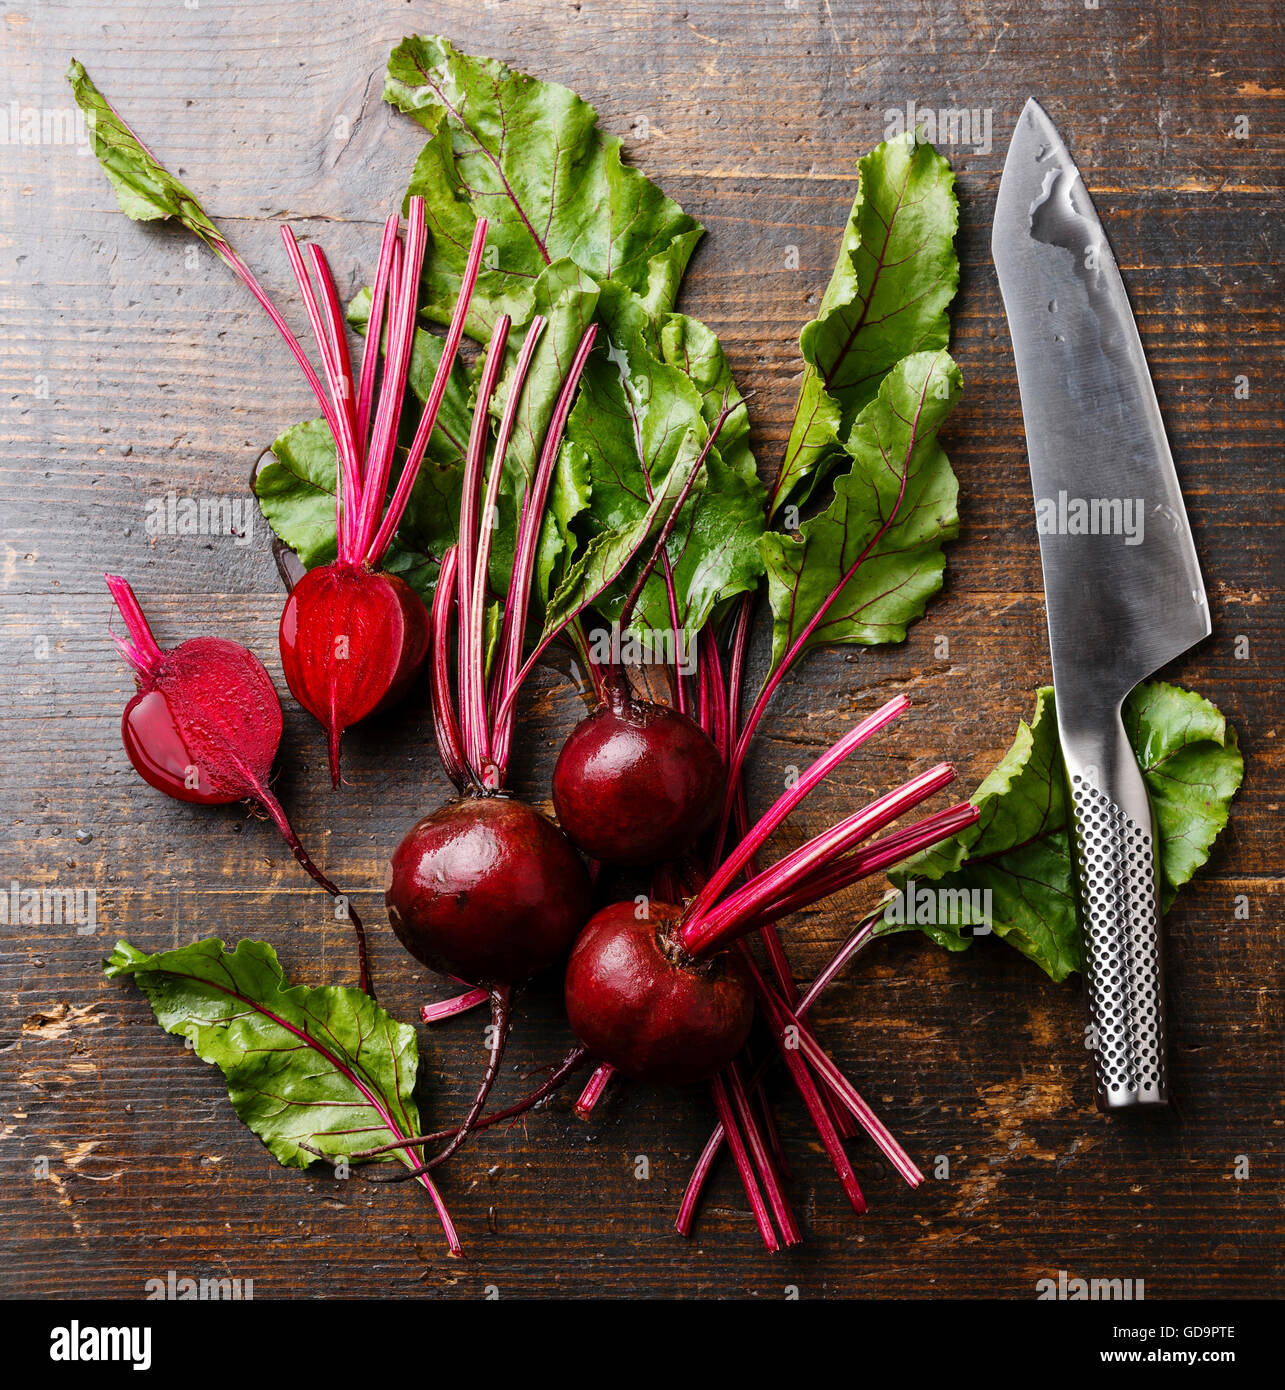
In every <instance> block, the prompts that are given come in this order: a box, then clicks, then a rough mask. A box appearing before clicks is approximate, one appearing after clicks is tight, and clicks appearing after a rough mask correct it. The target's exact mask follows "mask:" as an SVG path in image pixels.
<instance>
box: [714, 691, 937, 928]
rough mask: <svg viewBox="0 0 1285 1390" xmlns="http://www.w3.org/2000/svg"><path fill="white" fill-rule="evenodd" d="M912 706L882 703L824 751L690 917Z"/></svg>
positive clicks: (729, 860) (718, 875)
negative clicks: (822, 785) (872, 739)
mask: <svg viewBox="0 0 1285 1390" xmlns="http://www.w3.org/2000/svg"><path fill="white" fill-rule="evenodd" d="M909 707H910V701H909V700H908V699H907V698H906V697H905V696H904V695H898V696H897V697H896V698H895V699H892V700H889V701H888V703H887V704H885V705H881V706H880V708H879V709H877V710H875V712H874V713H873V714H870V715H867V716H866V718H865V719H863V720H862V721H861V722H860V723H859V724H857V725H856V726H855V727H854V728H852V729H849V730H848V732H847V733H846V734H844V736H843V737H842V738H841V739H840V740H839V741H838V742H837V743H836V744H835V745H834V746H833V747H832V748H830V749H828V750H827V751H826V752H825V753H823V754H822V755H821V756H820V757H819V758H818V759H817V760H816V762H814V763H813V764H812V766H811V767H809V768H808V770H807V771H806V772H805V773H804V774H803V775H802V776H801V777H800V778H799V780H798V781H797V782H796V783H795V784H794V786H793V787H791V788H790V789H789V790H788V791H787V792H785V793H784V794H783V795H781V796H779V797H778V798H777V799H776V801H775V802H774V803H773V805H772V806H771V807H770V808H769V809H768V811H767V812H766V814H765V815H764V816H763V817H762V818H761V819H760V820H759V822H758V824H757V825H756V826H755V827H754V828H753V829H752V830H751V831H750V832H749V833H748V834H747V835H746V836H745V838H744V839H743V840H742V841H741V842H740V844H738V845H737V846H736V848H735V849H734V850H733V851H732V852H731V854H729V855H728V857H727V859H726V860H725V861H724V863H723V864H722V866H721V867H720V868H719V869H718V870H717V871H716V872H715V873H714V874H712V875H711V876H710V879H709V881H708V882H707V883H706V884H705V887H704V888H703V889H701V891H700V893H699V894H698V895H697V896H696V898H695V899H694V901H693V902H692V904H691V907H690V908H689V910H688V914H687V915H688V918H689V920H690V919H692V918H694V917H698V916H700V915H701V914H702V913H703V912H704V911H705V910H706V909H708V908H710V907H712V906H713V905H714V903H715V902H717V900H718V898H719V897H720V896H721V894H722V893H723V892H724V891H725V890H726V889H727V888H728V887H729V886H730V885H731V884H732V883H733V882H734V881H735V879H736V876H737V874H739V873H740V872H741V869H742V868H743V867H744V866H745V864H746V863H747V862H748V861H749V859H750V857H751V856H752V855H753V854H754V853H755V852H756V851H757V850H758V849H759V848H760V847H761V846H762V845H763V844H765V843H766V842H767V840H768V838H769V836H771V834H772V832H773V831H774V830H775V829H776V828H777V826H778V825H780V824H781V822H782V821H783V820H784V819H785V818H786V817H787V816H788V815H789V814H790V812H791V811H793V810H794V808H795V807H796V806H797V805H798V804H799V802H801V801H802V800H803V799H804V797H806V796H807V795H808V793H809V792H811V791H812V790H813V789H814V788H815V787H816V786H817V785H818V784H819V783H820V782H822V781H823V780H824V779H825V778H826V777H827V776H828V775H829V774H830V773H831V772H832V771H833V770H834V769H835V768H836V767H838V766H839V764H840V763H841V762H843V761H844V759H846V758H848V757H850V756H851V755H852V754H853V753H854V752H855V751H856V750H857V749H858V748H859V747H860V746H861V745H862V744H863V743H864V742H865V741H866V739H868V738H869V737H870V736H871V735H872V734H874V733H876V732H878V730H880V729H882V728H883V727H884V725H886V724H890V723H891V722H892V721H893V720H894V719H896V718H897V716H898V715H899V714H901V713H902V712H903V711H905V710H906V709H908V708H909Z"/></svg>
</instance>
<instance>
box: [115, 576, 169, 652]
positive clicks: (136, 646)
mask: <svg viewBox="0 0 1285 1390" xmlns="http://www.w3.org/2000/svg"><path fill="white" fill-rule="evenodd" d="M103 578H104V579H105V580H106V581H107V587H108V589H109V590H110V591H111V596H112V598H113V599H114V600H115V601H116V607H117V608H118V609H119V610H120V615H121V617H122V618H123V619H124V621H125V630H126V632H128V633H129V637H128V639H126V638H124V637H118V636H117V635H116V634H115V633H114V632H110V633H109V634H108V635H109V636H110V637H111V639H112V641H113V642H114V643H115V645H116V650H117V651H118V652H120V654H121V656H123V657H124V658H125V660H126V661H128V662H129V664H130V665H131V666H132V667H133V668H134V670H135V671H137V672H138V674H139V675H140V676H145V675H147V673H148V672H149V671H151V670H152V669H153V668H154V667H155V666H156V663H157V662H158V661H159V660H160V659H161V656H162V652H161V648H160V646H159V645H158V643H157V641H156V638H155V637H153V636H152V629H151V627H150V626H149V624H148V621H147V618H146V617H145V616H144V613H143V608H142V605H141V604H140V603H139V601H138V599H137V598H136V597H135V595H134V591H133V589H131V588H130V587H129V582H128V581H127V580H125V579H122V578H121V576H120V575H119V574H105V575H103Z"/></svg>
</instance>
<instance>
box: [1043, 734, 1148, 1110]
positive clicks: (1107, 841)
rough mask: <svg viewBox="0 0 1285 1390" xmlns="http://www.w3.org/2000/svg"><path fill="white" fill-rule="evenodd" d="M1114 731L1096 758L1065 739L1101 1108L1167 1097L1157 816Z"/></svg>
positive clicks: (1126, 1107) (1122, 1107)
mask: <svg viewBox="0 0 1285 1390" xmlns="http://www.w3.org/2000/svg"><path fill="white" fill-rule="evenodd" d="M1119 734H1120V738H1119V739H1112V740H1110V743H1109V744H1108V748H1109V750H1110V751H1109V752H1107V753H1106V756H1104V757H1101V758H1100V759H1094V758H1092V757H1089V758H1083V757H1078V756H1076V750H1075V749H1074V748H1068V747H1067V743H1066V741H1065V740H1064V744H1063V751H1064V753H1065V755H1066V764H1067V777H1068V780H1069V786H1070V793H1071V808H1070V809H1071V820H1072V836H1071V841H1072V854H1073V856H1074V860H1075V879H1076V905H1077V911H1078V914H1079V921H1080V928H1081V933H1082V940H1083V946H1084V962H1085V981H1086V986H1087V996H1088V1007H1089V1027H1090V1030H1091V1033H1090V1037H1089V1042H1090V1046H1091V1047H1092V1049H1093V1059H1094V1070H1095V1072H1096V1080H1097V1103H1098V1109H1099V1110H1103V1111H1107V1112H1112V1111H1118V1110H1130V1109H1135V1108H1137V1107H1140V1106H1162V1105H1167V1104H1168V1102H1169V1091H1168V1077H1167V1074H1166V1062H1165V1052H1166V1039H1165V997H1164V974H1163V969H1162V965H1163V962H1162V949H1161V936H1160V899H1159V891H1158V877H1157V872H1156V870H1157V863H1156V837H1155V823H1154V819H1153V816H1152V812H1151V804H1150V801H1149V800H1148V798H1147V790H1146V784H1145V783H1144V782H1143V780H1142V774H1141V773H1140V772H1139V771H1138V766H1137V763H1136V762H1135V761H1134V759H1133V755H1132V752H1131V751H1130V750H1129V748H1128V745H1127V743H1124V741H1123V729H1120V730H1119ZM1121 743H1123V745H1124V746H1123V754H1121V751H1120V745H1121Z"/></svg>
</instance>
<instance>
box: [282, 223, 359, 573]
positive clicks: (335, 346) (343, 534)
mask: <svg viewBox="0 0 1285 1390" xmlns="http://www.w3.org/2000/svg"><path fill="white" fill-rule="evenodd" d="M281 241H282V244H283V245H284V246H285V248H286V256H287V257H288V258H289V261H290V269H291V270H292V271H293V272H294V278H295V281H296V282H297V284H298V286H299V293H300V295H301V296H302V298H303V304H304V308H305V309H306V310H307V314H308V322H309V323H310V324H311V325H312V336H313V337H314V338H315V339H316V343H317V350H318V352H320V354H321V370H322V373H323V375H324V376H325V379H326V385H327V387H328V389H329V392H330V400H331V403H332V404H333V406H334V410H333V420H334V423H333V424H332V430H333V429H334V426H335V425H337V426H338V429H337V431H336V432H335V454H336V458H337V461H338V474H337V477H338V484H337V486H336V489H335V493H336V500H335V506H336V512H335V524H336V545H337V549H338V557H339V559H340V560H343V561H347V560H348V559H349V558H350V556H349V552H348V546H347V539H348V534H349V530H350V527H351V524H352V521H351V518H352V513H353V512H354V510H355V509H356V508H357V506H358V503H359V500H360V499H359V496H358V493H359V490H360V484H359V482H358V479H357V471H356V457H357V441H356V438H355V436H354V433H353V417H352V408H353V402H352V395H351V392H350V391H346V390H345V388H344V368H343V365H342V363H344V362H346V361H347V358H348V347H347V344H346V343H342V334H343V324H342V320H341V321H340V325H339V335H338V336H339V339H340V343H342V347H343V352H342V358H341V354H340V343H337V342H336V341H335V336H334V334H333V325H331V326H330V328H329V330H328V327H327V324H326V322H325V320H324V318H323V316H322V312H321V309H320V307H319V306H318V304H317V296H316V294H315V293H314V291H313V287H312V281H311V280H310V279H309V278H308V271H307V269H306V268H305V266H304V263H303V257H302V256H301V255H300V254H299V244H298V242H297V241H296V240H295V235H294V232H293V230H292V229H291V228H290V227H288V226H287V227H282V228H281ZM313 265H314V267H317V266H318V262H317V260H316V258H315V257H314V259H313ZM322 279H323V274H322V273H321V271H320V270H319V273H318V280H319V281H321V280H322ZM325 297H326V296H325V295H324V291H323V298H325ZM349 380H351V369H350V370H349Z"/></svg>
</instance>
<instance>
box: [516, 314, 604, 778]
mask: <svg viewBox="0 0 1285 1390" xmlns="http://www.w3.org/2000/svg"><path fill="white" fill-rule="evenodd" d="M597 332H598V329H597V325H596V324H592V323H591V324H590V325H589V327H588V328H586V329H585V331H584V335H583V336H582V337H581V339H580V346H579V347H578V348H577V349H576V355H575V357H574V358H573V359H572V363H571V369H570V371H568V373H567V377H566V380H565V381H564V382H563V383H562V390H561V391H560V392H559V393H558V400H557V404H556V405H555V406H554V410H553V416H552V418H551V419H550V421H549V427H548V430H547V431H546V432H545V436H544V444H543V446H542V448H541V451H540V462H539V465H538V466H537V468H536V473H535V478H534V479H533V480H532V483H531V485H530V487H529V488H528V489H527V492H526V495H525V496H524V497H523V499H522V510H521V512H520V514H519V517H518V536H517V543H516V545H515V547H514V554H513V568H512V571H511V579H510V584H509V594H508V602H507V603H506V604H505V606H504V622H503V625H502V626H501V629H500V646H499V650H500V658H499V661H500V671H501V678H500V695H499V699H498V701H497V707H498V709H499V711H500V714H499V718H498V719H497V720H496V724H495V727H494V729H493V730H492V739H493V743H492V761H493V762H494V763H495V764H496V766H497V767H499V768H500V769H504V768H506V767H507V766H508V761H509V748H510V745H511V743H512V738H513V718H514V708H513V702H514V699H515V697H516V695H517V689H518V685H519V684H520V682H521V678H520V676H519V672H520V670H521V668H522V646H523V643H524V642H525V640H526V624H527V609H528V607H529V605H530V599H531V581H532V578H533V575H534V571H535V560H536V549H537V546H538V544H539V540H540V527H541V523H542V522H543V520H544V504H545V500H546V498H547V497H548V495H549V485H550V483H551V482H552V481H553V469H554V464H555V463H556V462H557V458H558V449H559V447H560V446H561V444H562V433H563V431H564V430H565V429H566V426H567V416H568V415H570V413H571V405H572V402H573V401H574V400H575V394H576V390H577V388H578V387H579V385H580V376H581V374H582V373H583V371H584V368H585V363H586V362H587V361H588V360H589V353H590V352H591V351H592V349H593V344H594V339H595V337H596V336H597Z"/></svg>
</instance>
